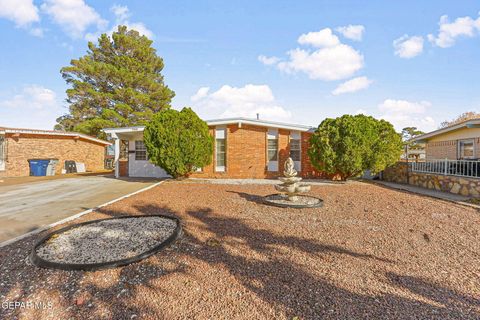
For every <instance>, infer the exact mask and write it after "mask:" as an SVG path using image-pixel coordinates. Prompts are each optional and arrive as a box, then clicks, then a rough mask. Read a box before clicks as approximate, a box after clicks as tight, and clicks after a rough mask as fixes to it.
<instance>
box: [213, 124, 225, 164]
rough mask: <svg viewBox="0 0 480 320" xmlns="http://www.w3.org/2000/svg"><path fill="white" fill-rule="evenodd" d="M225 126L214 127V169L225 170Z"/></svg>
mask: <svg viewBox="0 0 480 320" xmlns="http://www.w3.org/2000/svg"><path fill="white" fill-rule="evenodd" d="M226 131H227V129H226V128H216V129H215V171H217V172H225V168H226V165H227V164H226V162H227V153H226V139H225V137H226Z"/></svg>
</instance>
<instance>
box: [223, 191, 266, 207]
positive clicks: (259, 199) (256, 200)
mask: <svg viewBox="0 0 480 320" xmlns="http://www.w3.org/2000/svg"><path fill="white" fill-rule="evenodd" d="M227 192H228V193H235V194H238V195H239V196H240V197H241V198H243V199H245V200H247V201H250V202H254V203H257V204H263V205H265V201H264V198H265V197H263V196H259V195H257V194H250V193H246V192H238V191H227Z"/></svg>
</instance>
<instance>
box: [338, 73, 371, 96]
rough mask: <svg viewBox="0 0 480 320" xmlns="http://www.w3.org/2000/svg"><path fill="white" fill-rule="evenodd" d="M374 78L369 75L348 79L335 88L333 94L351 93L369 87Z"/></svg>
mask: <svg viewBox="0 0 480 320" xmlns="http://www.w3.org/2000/svg"><path fill="white" fill-rule="evenodd" d="M371 83H372V80H370V79H368V78H367V77H357V78H353V79H351V80H348V81H346V82H344V83H341V84H340V85H339V86H338V87H337V88H335V90H333V91H332V94H333V95H335V96H336V95H339V94H343V93H351V92H356V91H360V90H364V89H367V88H368V87H369V86H370V84H371Z"/></svg>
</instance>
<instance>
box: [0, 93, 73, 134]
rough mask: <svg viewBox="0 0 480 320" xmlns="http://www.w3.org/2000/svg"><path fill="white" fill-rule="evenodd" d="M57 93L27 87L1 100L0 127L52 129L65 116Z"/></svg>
mask: <svg viewBox="0 0 480 320" xmlns="http://www.w3.org/2000/svg"><path fill="white" fill-rule="evenodd" d="M63 112H64V111H63V110H62V106H61V103H60V101H59V99H58V98H57V95H56V93H55V92H54V91H53V90H51V89H48V88H45V87H43V86H40V85H36V84H33V85H25V86H24V87H23V88H22V89H21V90H20V91H17V92H12V93H11V94H10V96H9V97H6V98H5V99H3V100H0V121H1V123H0V126H6V127H27V128H38V129H52V128H53V126H54V125H55V119H56V118H57V117H59V116H60V115H62V114H63Z"/></svg>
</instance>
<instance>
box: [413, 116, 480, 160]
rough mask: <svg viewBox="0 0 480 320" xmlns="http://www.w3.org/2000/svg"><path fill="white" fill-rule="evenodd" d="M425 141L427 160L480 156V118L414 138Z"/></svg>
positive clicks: (419, 141) (476, 157)
mask: <svg viewBox="0 0 480 320" xmlns="http://www.w3.org/2000/svg"><path fill="white" fill-rule="evenodd" d="M412 141H416V142H418V143H425V153H426V159H427V160H435V159H449V160H460V159H461V160H471V159H479V158H480V119H472V120H467V121H464V122H461V123H458V124H456V125H453V126H450V127H446V128H442V129H438V130H435V131H432V132H429V133H426V134H423V135H420V136H418V137H415V138H414V139H412Z"/></svg>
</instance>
